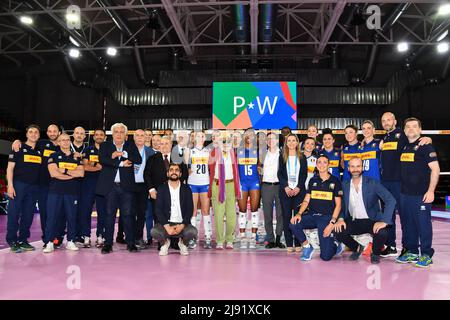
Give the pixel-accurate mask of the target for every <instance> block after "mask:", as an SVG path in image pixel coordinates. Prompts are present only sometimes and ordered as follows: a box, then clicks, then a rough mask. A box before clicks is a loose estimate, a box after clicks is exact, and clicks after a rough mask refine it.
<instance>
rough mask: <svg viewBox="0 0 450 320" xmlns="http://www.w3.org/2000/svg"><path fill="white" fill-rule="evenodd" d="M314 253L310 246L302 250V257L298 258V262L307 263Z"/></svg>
mask: <svg viewBox="0 0 450 320" xmlns="http://www.w3.org/2000/svg"><path fill="white" fill-rule="evenodd" d="M313 253H314V248H313V247H312V245H309V247H306V248H303V253H302V256H301V257H300V260H302V261H309V260H311V258H312V255H313Z"/></svg>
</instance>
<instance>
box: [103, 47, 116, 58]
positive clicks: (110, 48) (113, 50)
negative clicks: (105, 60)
mask: <svg viewBox="0 0 450 320" xmlns="http://www.w3.org/2000/svg"><path fill="white" fill-rule="evenodd" d="M106 53H107V54H108V55H109V56H113V57H114V56H115V55H116V54H117V49H116V48H113V47H109V48H108V49H106Z"/></svg>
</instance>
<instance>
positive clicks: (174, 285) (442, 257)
mask: <svg viewBox="0 0 450 320" xmlns="http://www.w3.org/2000/svg"><path fill="white" fill-rule="evenodd" d="M35 220H36V221H35V222H34V223H33V230H32V239H31V241H34V242H33V244H34V245H35V246H36V248H37V250H36V251H34V252H26V253H19V254H13V253H10V252H9V249H8V248H7V247H6V246H5V242H4V241H5V240H4V239H5V229H6V216H0V237H1V243H0V246H1V247H0V248H3V249H0V299H62V300H71V299H73V300H75V299H162V300H167V299H183V300H184V299H189V300H197V299H199V300H215V299H224V300H227V299H244V300H246V299H251V300H259V299H270V300H278V299H342V300H346V299H388V300H391V299H450V223H449V222H446V221H442V220H435V221H434V222H433V227H434V243H433V246H434V248H435V250H436V254H435V256H434V259H433V260H434V264H433V265H432V266H431V267H430V268H429V269H419V268H415V267H414V266H412V265H400V264H397V263H395V262H394V258H386V259H383V260H382V261H381V263H380V264H379V265H377V266H372V265H371V264H370V262H369V259H368V257H362V258H361V259H360V260H359V261H357V262H351V261H348V253H344V255H343V256H341V257H337V258H335V259H333V260H332V261H330V262H323V261H321V260H320V259H319V258H318V257H317V256H315V257H314V258H313V260H311V261H310V262H306V263H305V262H301V261H300V260H299V259H298V258H299V254H287V253H286V252H285V251H284V250H280V249H277V250H266V249H264V247H263V246H261V247H260V248H259V249H257V250H256V251H253V252H251V251H247V250H243V251H241V250H239V249H234V250H224V251H216V250H215V249H213V250H204V249H203V248H202V246H201V245H200V246H199V247H197V249H194V250H192V251H191V252H190V255H189V256H180V255H179V254H178V252H176V251H170V254H169V256H166V257H159V256H158V251H157V250H156V248H155V247H152V248H150V249H148V250H143V251H141V252H139V253H129V252H128V251H127V250H126V246H125V245H117V244H115V245H114V252H113V253H112V254H109V255H102V254H100V251H99V250H98V249H96V248H94V247H93V248H91V249H80V251H78V252H69V251H67V250H65V249H59V250H57V251H55V252H54V253H53V254H43V253H42V252H41V248H42V242H41V241H39V238H40V227H39V217H38V215H36V216H35Z"/></svg>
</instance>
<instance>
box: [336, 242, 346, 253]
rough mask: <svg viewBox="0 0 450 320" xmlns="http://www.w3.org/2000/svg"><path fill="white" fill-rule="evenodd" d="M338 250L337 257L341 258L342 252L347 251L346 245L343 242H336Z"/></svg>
mask: <svg viewBox="0 0 450 320" xmlns="http://www.w3.org/2000/svg"><path fill="white" fill-rule="evenodd" d="M336 245H337V248H336V255H337V256H340V255H341V254H342V252H344V250H345V245H344V244H343V243H342V242H336Z"/></svg>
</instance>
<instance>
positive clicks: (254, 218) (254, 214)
mask: <svg viewBox="0 0 450 320" xmlns="http://www.w3.org/2000/svg"><path fill="white" fill-rule="evenodd" d="M258 225H259V214H258V212H252V228H258Z"/></svg>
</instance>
